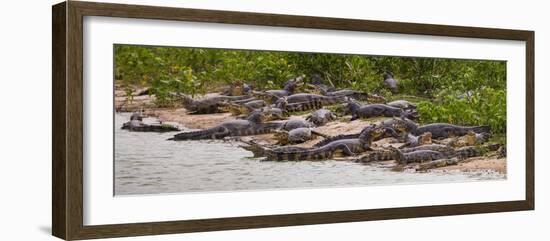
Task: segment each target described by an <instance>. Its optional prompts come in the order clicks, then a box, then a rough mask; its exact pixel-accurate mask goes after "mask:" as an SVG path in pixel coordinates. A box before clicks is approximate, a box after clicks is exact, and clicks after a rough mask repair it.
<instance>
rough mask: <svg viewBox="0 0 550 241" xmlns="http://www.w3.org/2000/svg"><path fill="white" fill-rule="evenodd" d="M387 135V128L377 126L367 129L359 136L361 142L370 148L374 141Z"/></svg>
mask: <svg viewBox="0 0 550 241" xmlns="http://www.w3.org/2000/svg"><path fill="white" fill-rule="evenodd" d="M385 134H386V128H385V127H379V126H376V125H370V126H367V127H365V129H363V130H362V131H361V134H360V135H359V140H361V141H363V142H365V143H367V144H368V145H369V146H370V144H371V143H372V141H373V140H375V139H379V138H380V137H382V136H384V135H385Z"/></svg>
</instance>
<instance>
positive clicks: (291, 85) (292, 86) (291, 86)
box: [283, 75, 305, 93]
mask: <svg viewBox="0 0 550 241" xmlns="http://www.w3.org/2000/svg"><path fill="white" fill-rule="evenodd" d="M304 78H305V75H300V76H298V77H296V78H294V79H290V80H288V81H287V82H286V83H285V85H284V87H283V89H284V90H286V91H288V92H290V93H294V91H295V90H296V88H297V87H298V84H302V85H303V80H304Z"/></svg>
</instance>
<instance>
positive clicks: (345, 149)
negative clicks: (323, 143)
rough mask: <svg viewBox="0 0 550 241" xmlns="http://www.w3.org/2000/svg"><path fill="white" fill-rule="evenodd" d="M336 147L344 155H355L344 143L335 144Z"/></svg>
mask: <svg viewBox="0 0 550 241" xmlns="http://www.w3.org/2000/svg"><path fill="white" fill-rule="evenodd" d="M336 148H337V149H338V148H340V149H341V150H342V153H344V154H345V155H346V156H355V153H354V152H352V151H351V150H350V149H349V147H348V146H347V145H346V144H340V145H337V146H336Z"/></svg>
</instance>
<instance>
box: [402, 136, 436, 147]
mask: <svg viewBox="0 0 550 241" xmlns="http://www.w3.org/2000/svg"><path fill="white" fill-rule="evenodd" d="M426 144H432V133H431V132H426V133H422V134H421V135H419V136H415V135H413V134H411V133H407V135H406V136H405V144H403V145H402V146H401V147H417V146H422V145H426ZM401 147H400V148H401Z"/></svg>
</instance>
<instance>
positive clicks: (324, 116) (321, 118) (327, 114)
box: [306, 109, 336, 126]
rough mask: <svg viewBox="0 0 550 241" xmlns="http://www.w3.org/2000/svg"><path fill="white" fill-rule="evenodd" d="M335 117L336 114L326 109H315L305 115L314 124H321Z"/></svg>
mask: <svg viewBox="0 0 550 241" xmlns="http://www.w3.org/2000/svg"><path fill="white" fill-rule="evenodd" d="M335 119H336V115H334V113H332V112H331V111H330V110H327V109H320V110H316V111H314V112H313V113H311V114H309V115H308V116H307V117H306V120H307V121H309V122H311V123H313V124H315V125H316V126H323V125H325V124H327V123H329V122H331V121H333V120H335Z"/></svg>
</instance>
